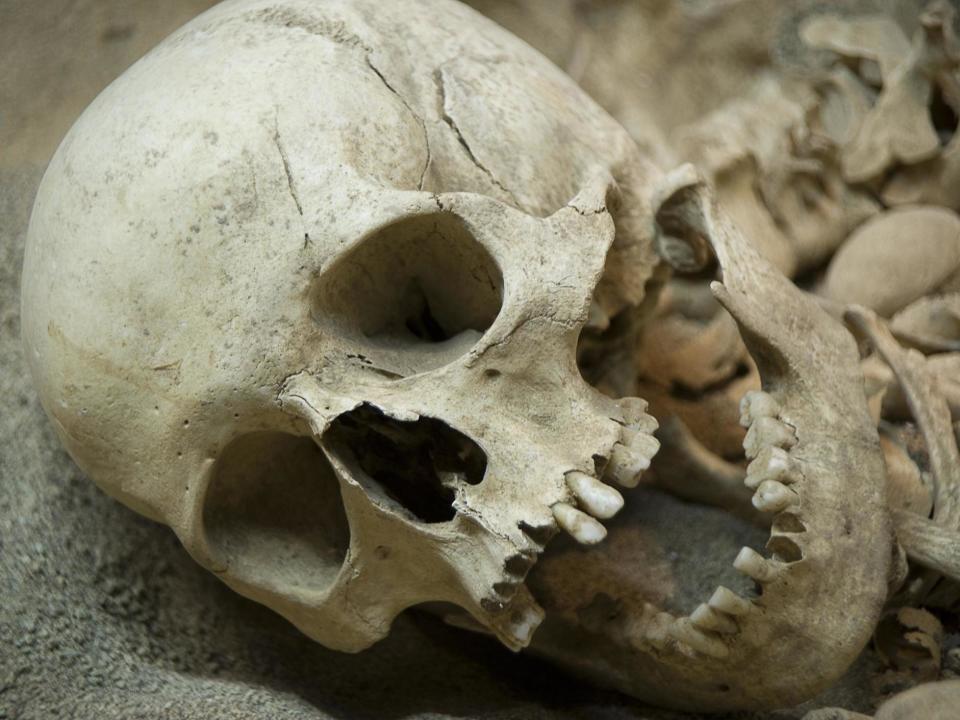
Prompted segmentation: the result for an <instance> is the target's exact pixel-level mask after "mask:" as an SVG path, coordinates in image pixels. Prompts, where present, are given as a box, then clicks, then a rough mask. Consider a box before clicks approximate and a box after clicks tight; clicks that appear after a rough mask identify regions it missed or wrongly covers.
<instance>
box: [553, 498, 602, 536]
mask: <svg viewBox="0 0 960 720" xmlns="http://www.w3.org/2000/svg"><path fill="white" fill-rule="evenodd" d="M551 509H552V510H553V517H555V518H556V520H557V524H558V525H559V526H560V527H561V528H563V529H564V530H565V531H567V532H568V533H570V535H572V536H573V538H574V539H575V540H576V541H577V542H580V543H583V544H584V545H596V544H597V543H598V542H600V541H601V540H603V539H604V538H605V537H606V536H607V530H606V528H604V527H603V525H601V524H600V523H598V522H597V521H596V520H594V519H593V518H592V517H590V516H589V515H587V514H586V513H583V512H580V511H579V510H577V509H576V508H575V507H573V506H572V505H567V504H566V503H557V504H556V505H554V506H553V507H552V508H551Z"/></svg>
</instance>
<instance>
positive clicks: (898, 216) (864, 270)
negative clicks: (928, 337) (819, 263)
mask: <svg viewBox="0 0 960 720" xmlns="http://www.w3.org/2000/svg"><path fill="white" fill-rule="evenodd" d="M958 271H960V217H958V216H957V214H956V213H954V212H952V211H950V210H945V209H943V208H939V207H932V206H921V207H911V208H898V209H894V210H888V211H886V212H884V213H881V214H879V215H876V216H874V217H873V218H871V219H870V220H868V221H867V222H866V223H864V224H863V225H861V226H860V227H859V228H857V230H856V231H854V233H853V234H852V235H851V236H850V237H849V239H848V240H847V241H846V242H845V243H844V245H843V246H842V247H841V248H840V249H839V250H838V251H837V253H836V255H834V256H833V260H832V261H831V262H830V266H829V267H828V269H827V274H826V278H825V281H824V285H823V290H822V292H823V294H824V295H825V296H826V297H827V298H828V299H829V300H832V301H834V302H836V303H840V304H844V305H847V304H850V305H852V304H856V305H865V306H866V307H868V308H870V309H872V310H873V311H874V312H876V313H878V314H879V315H882V316H884V317H889V316H891V315H893V314H894V313H896V312H897V311H899V310H901V309H902V308H904V307H906V306H907V305H909V304H910V303H912V302H914V301H916V300H918V299H919V298H921V297H924V296H925V295H929V294H930V293H933V292H936V291H937V290H938V289H940V288H941V287H943V286H944V285H948V284H949V283H951V281H953V280H954V278H955V276H956V274H957V273H958ZM892 278H896V282H891V279H892Z"/></svg>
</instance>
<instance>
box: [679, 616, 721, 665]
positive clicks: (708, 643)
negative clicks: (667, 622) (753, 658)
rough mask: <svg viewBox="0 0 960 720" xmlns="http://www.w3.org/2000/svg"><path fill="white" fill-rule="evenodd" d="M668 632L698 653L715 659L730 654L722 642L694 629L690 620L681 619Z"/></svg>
mask: <svg viewBox="0 0 960 720" xmlns="http://www.w3.org/2000/svg"><path fill="white" fill-rule="evenodd" d="M668 632H669V633H670V637H672V638H673V639H674V640H678V641H679V642H682V643H684V644H686V645H688V646H689V647H691V648H693V649H694V650H696V651H697V652H698V653H702V654H704V655H709V656H710V657H715V658H725V657H726V656H727V655H728V654H729V653H730V650H729V649H728V648H727V646H726V645H724V644H723V643H722V642H721V641H720V640H718V639H717V638H714V637H710V636H709V635H707V634H705V633H704V632H703V631H702V630H700V629H699V628H696V627H694V625H693V624H692V623H691V622H690V619H689V618H680V619H679V620H677V621H676V622H675V623H673V625H671V626H670V628H669V630H668Z"/></svg>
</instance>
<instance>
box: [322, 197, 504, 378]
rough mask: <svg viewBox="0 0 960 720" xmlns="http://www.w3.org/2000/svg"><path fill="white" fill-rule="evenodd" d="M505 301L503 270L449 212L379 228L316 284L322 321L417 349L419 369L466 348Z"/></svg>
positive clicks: (362, 341)
mask: <svg viewBox="0 0 960 720" xmlns="http://www.w3.org/2000/svg"><path fill="white" fill-rule="evenodd" d="M502 304H503V276H502V274H501V272H500V269H499V268H498V267H497V264H496V262H495V261H494V260H493V258H492V257H491V256H490V254H489V253H488V252H487V250H486V249H485V248H484V247H483V246H482V245H481V244H480V243H479V242H478V241H477V240H476V239H475V238H474V237H473V236H472V235H471V233H470V232H469V230H468V229H467V227H466V226H465V225H464V223H463V222H462V221H461V220H460V219H459V218H458V217H456V216H455V215H452V214H450V213H436V214H432V215H420V216H412V217H407V218H403V219H400V220H398V221H396V222H393V223H391V224H389V225H386V226H384V227H381V228H379V229H377V230H376V231H375V232H373V233H372V234H370V235H368V236H367V237H365V238H363V239H362V240H361V241H360V242H359V243H358V244H357V245H356V246H355V247H353V248H351V249H350V250H349V251H348V252H347V253H346V254H345V255H344V256H343V257H341V258H339V259H338V260H337V261H336V263H335V264H334V265H333V267H331V268H330V269H329V270H328V271H327V272H325V273H324V274H323V276H322V277H321V278H320V280H319V282H318V283H317V285H316V287H315V289H314V293H313V303H312V312H313V317H314V319H315V320H316V321H317V322H318V323H319V324H321V325H327V326H331V328H335V329H336V331H337V332H339V333H340V334H343V335H347V336H350V337H353V338H354V339H356V341H357V343H358V345H360V346H361V347H364V348H367V349H378V348H379V349H382V350H386V351H393V352H400V353H415V354H416V355H418V356H419V358H420V359H418V361H417V368H416V369H417V370H420V371H422V370H427V369H432V367H439V366H441V365H443V364H446V363H447V362H449V361H450V359H452V357H451V356H454V357H455V356H459V355H460V354H462V353H463V352H466V350H467V349H469V347H471V346H472V345H473V344H474V343H475V342H476V341H477V340H478V339H479V338H480V336H481V335H482V334H483V333H484V332H485V331H486V330H487V329H488V328H489V327H490V326H491V325H492V324H493V322H494V320H496V317H497V315H498V314H499V312H500V308H501V306H502Z"/></svg>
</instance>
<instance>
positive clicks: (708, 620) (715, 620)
mask: <svg viewBox="0 0 960 720" xmlns="http://www.w3.org/2000/svg"><path fill="white" fill-rule="evenodd" d="M690 622H692V623H693V624H694V625H696V626H697V627H698V628H700V629H701V630H712V631H713V632H717V633H721V634H724V635H730V634H733V633H735V632H736V631H737V624H736V623H735V622H734V621H733V620H731V619H730V617H729V616H728V615H727V614H725V613H721V612H717V611H716V610H714V609H713V608H712V607H710V606H709V605H707V604H706V603H701V604H700V605H697V609H696V610H694V611H693V612H692V613H690Z"/></svg>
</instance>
